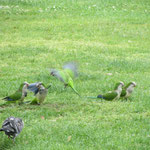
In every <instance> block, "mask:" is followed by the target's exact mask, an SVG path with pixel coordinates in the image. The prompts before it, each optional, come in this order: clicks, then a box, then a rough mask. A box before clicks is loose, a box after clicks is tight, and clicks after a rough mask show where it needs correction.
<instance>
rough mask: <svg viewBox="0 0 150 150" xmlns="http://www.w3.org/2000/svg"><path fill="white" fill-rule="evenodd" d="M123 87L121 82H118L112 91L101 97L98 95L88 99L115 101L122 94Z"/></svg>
mask: <svg viewBox="0 0 150 150" xmlns="http://www.w3.org/2000/svg"><path fill="white" fill-rule="evenodd" d="M123 86H124V83H123V82H119V83H117V84H116V85H115V88H114V90H113V91H110V92H108V93H106V94H103V95H101V94H100V95H98V96H97V97H88V98H101V99H104V100H107V101H112V100H117V99H119V98H120V94H121V92H122V87H123Z"/></svg>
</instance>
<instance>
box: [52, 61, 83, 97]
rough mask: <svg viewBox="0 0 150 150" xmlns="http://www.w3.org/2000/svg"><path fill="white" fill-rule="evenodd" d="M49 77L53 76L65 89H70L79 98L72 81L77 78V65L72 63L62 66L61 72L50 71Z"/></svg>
mask: <svg viewBox="0 0 150 150" xmlns="http://www.w3.org/2000/svg"><path fill="white" fill-rule="evenodd" d="M50 75H52V76H55V77H56V78H58V79H59V80H60V81H62V82H63V83H64V86H65V88H66V87H67V86H69V87H71V88H72V89H73V90H74V92H75V93H76V94H77V95H78V96H80V94H79V93H78V91H77V90H76V89H75V87H74V82H73V79H74V78H76V77H77V76H78V71H77V65H76V63H74V62H69V63H67V64H65V65H64V66H63V70H56V69H51V72H50Z"/></svg>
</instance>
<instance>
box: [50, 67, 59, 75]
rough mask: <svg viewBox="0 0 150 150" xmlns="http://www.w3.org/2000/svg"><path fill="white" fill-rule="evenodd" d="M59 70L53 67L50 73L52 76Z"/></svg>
mask: <svg viewBox="0 0 150 150" xmlns="http://www.w3.org/2000/svg"><path fill="white" fill-rule="evenodd" d="M57 72H58V71H57V70H56V69H51V71H50V75H51V76H56V74H57Z"/></svg>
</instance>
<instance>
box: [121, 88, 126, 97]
mask: <svg viewBox="0 0 150 150" xmlns="http://www.w3.org/2000/svg"><path fill="white" fill-rule="evenodd" d="M126 94H127V92H126V89H125V88H124V89H123V90H122V92H121V95H120V97H124V96H126Z"/></svg>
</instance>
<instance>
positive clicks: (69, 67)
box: [63, 62, 78, 78]
mask: <svg viewBox="0 0 150 150" xmlns="http://www.w3.org/2000/svg"><path fill="white" fill-rule="evenodd" d="M63 69H64V70H65V71H66V72H67V73H68V74H69V75H70V76H71V77H72V78H75V77H77V76H78V66H77V63H75V62H68V63H66V64H65V65H64V66H63Z"/></svg>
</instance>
